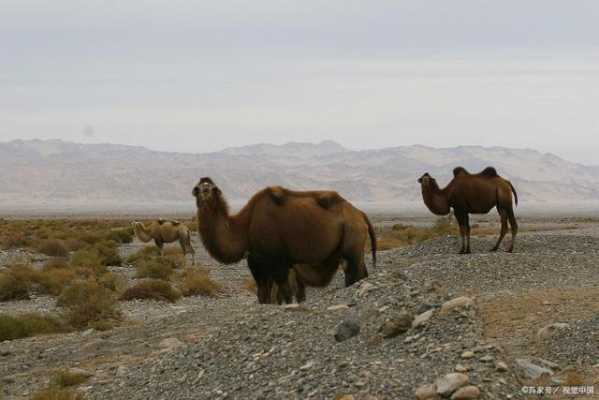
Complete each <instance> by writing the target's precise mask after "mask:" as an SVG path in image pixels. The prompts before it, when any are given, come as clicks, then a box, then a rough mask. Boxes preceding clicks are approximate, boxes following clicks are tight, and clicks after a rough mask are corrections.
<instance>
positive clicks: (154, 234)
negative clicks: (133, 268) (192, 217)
mask: <svg viewBox="0 0 599 400" xmlns="http://www.w3.org/2000/svg"><path fill="white" fill-rule="evenodd" d="M131 226H133V231H134V232H135V236H137V238H138V239H139V240H141V241H142V242H144V243H148V242H149V241H151V240H154V243H156V246H158V248H159V249H160V252H161V253H162V250H163V246H164V244H165V243H173V242H176V241H178V242H179V245H180V246H181V249H182V250H183V254H188V253H189V254H191V260H192V264H193V265H195V250H194V249H193V247H192V246H191V232H190V231H189V228H188V227H187V226H186V225H185V224H182V223H180V222H178V221H171V220H164V219H159V220H157V221H152V222H151V223H150V224H149V225H147V226H146V225H144V224H143V223H141V222H138V221H133V222H132V223H131Z"/></svg>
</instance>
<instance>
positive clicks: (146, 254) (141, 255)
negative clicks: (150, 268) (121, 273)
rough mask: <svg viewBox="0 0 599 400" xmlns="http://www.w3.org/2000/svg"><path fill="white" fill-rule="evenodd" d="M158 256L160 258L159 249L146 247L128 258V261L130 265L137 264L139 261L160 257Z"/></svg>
mask: <svg viewBox="0 0 599 400" xmlns="http://www.w3.org/2000/svg"><path fill="white" fill-rule="evenodd" d="M158 256H160V249H158V247H156V246H145V247H143V248H141V249H140V250H138V251H137V252H135V253H133V254H131V255H130V256H129V257H127V260H126V261H127V263H128V264H135V263H137V262H138V261H139V260H142V259H150V258H153V257H158Z"/></svg>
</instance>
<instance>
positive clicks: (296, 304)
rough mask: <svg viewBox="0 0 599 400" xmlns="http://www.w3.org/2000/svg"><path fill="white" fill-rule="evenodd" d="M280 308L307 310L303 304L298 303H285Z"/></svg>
mask: <svg viewBox="0 0 599 400" xmlns="http://www.w3.org/2000/svg"><path fill="white" fill-rule="evenodd" d="M281 308H282V309H283V310H285V311H308V309H307V308H306V307H305V306H303V305H302V304H298V303H292V304H285V305H283V306H281Z"/></svg>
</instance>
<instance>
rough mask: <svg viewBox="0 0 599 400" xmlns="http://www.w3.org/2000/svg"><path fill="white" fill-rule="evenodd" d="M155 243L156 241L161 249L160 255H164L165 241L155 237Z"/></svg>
mask: <svg viewBox="0 0 599 400" xmlns="http://www.w3.org/2000/svg"><path fill="white" fill-rule="evenodd" d="M154 243H156V247H158V249H159V250H160V255H161V256H162V255H164V253H163V250H164V243H163V242H162V240H158V239H154Z"/></svg>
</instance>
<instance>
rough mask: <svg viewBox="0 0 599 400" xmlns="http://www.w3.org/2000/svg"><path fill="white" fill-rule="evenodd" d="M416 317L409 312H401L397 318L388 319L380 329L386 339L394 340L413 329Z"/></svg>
mask: <svg viewBox="0 0 599 400" xmlns="http://www.w3.org/2000/svg"><path fill="white" fill-rule="evenodd" d="M413 320H414V316H413V315H412V314H411V313H409V312H407V311H402V312H400V313H399V314H398V315H397V317H396V318H393V319H388V320H386V321H385V322H383V324H382V325H381V327H380V328H379V332H380V333H381V335H382V336H383V337H384V338H386V339H389V338H394V337H396V336H398V335H400V334H402V333H404V332H407V331H408V330H409V329H410V328H411V327H412V321H413Z"/></svg>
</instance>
